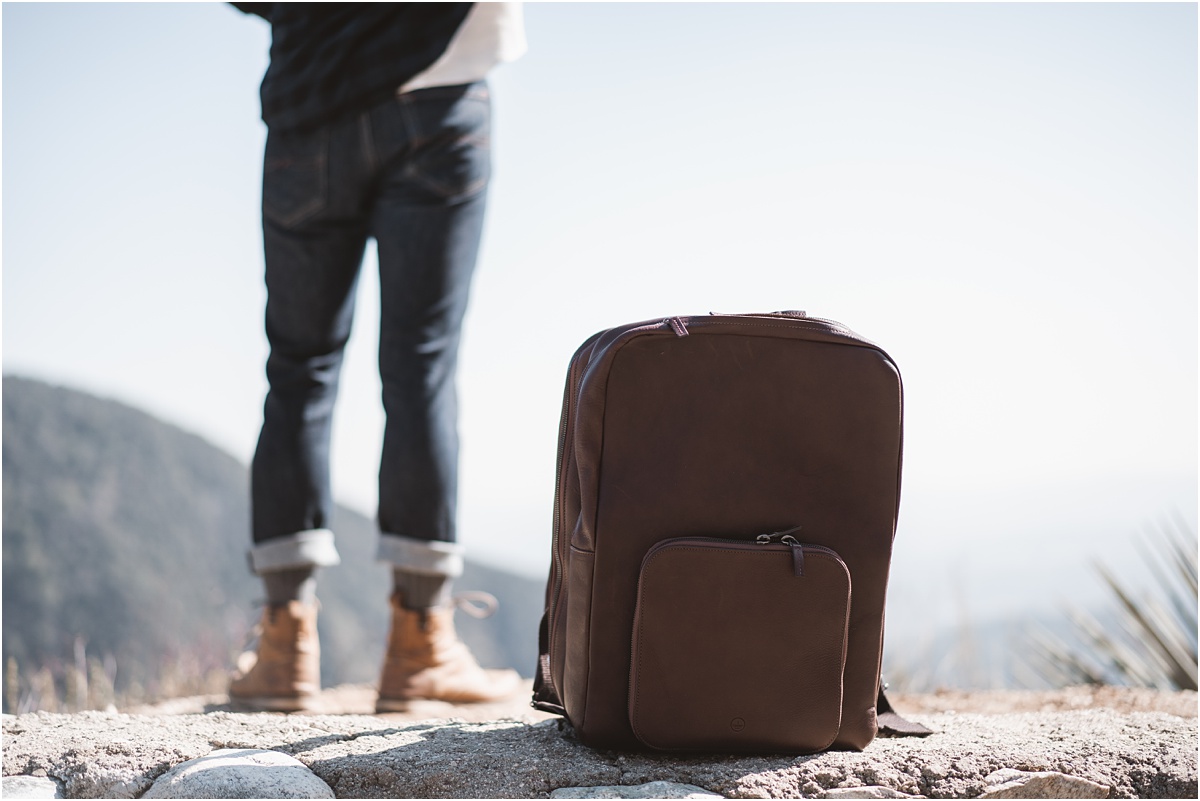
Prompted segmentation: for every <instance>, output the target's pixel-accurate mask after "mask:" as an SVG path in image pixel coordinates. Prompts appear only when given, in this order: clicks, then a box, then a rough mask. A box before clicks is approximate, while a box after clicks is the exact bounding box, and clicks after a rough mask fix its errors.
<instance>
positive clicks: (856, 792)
mask: <svg viewBox="0 0 1200 801" xmlns="http://www.w3.org/2000/svg"><path fill="white" fill-rule="evenodd" d="M821 797H822V798H919V797H920V796H915V795H909V794H908V793H902V792H900V791H899V790H893V789H892V788H891V787H885V786H883V785H882V784H868V785H864V786H862V787H834V788H833V789H832V790H826V791H825V792H824V793H823V794H822V795H821Z"/></svg>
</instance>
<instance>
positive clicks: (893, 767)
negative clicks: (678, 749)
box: [4, 709, 1197, 798]
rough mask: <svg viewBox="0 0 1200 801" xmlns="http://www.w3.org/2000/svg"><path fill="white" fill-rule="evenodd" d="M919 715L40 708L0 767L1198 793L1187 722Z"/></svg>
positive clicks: (1151, 716) (1079, 714) (7, 724)
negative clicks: (567, 725)
mask: <svg viewBox="0 0 1200 801" xmlns="http://www.w3.org/2000/svg"><path fill="white" fill-rule="evenodd" d="M920 720H921V722H923V723H926V724H928V725H930V726H931V727H933V728H934V729H936V731H937V733H936V734H934V735H932V736H930V737H927V738H924V739H879V740H876V741H875V742H874V743H873V744H871V746H869V747H868V748H867V749H866V750H865V751H863V752H861V753H854V752H844V751H843V752H829V753H824V754H817V755H814V756H806V757H798V758H797V757H788V756H702V755H699V756H678V755H664V754H617V753H610V752H601V751H594V750H592V749H590V748H587V747H585V746H583V745H581V744H579V743H578V742H576V741H575V740H574V739H573V738H572V737H571V736H570V732H569V730H566V731H564V730H560V726H559V723H558V722H557V721H556V720H548V721H546V720H543V721H536V722H535V721H534V719H532V718H530V719H526V720H502V721H494V722H488V723H480V722H476V723H467V722H464V721H461V720H446V719H442V720H427V721H423V722H419V723H412V722H401V723H395V722H391V721H388V720H386V719H382V718H379V717H372V716H363V715H315V716H302V715H281V714H268V713H259V714H236V713H230V712H212V713H208V714H192V715H177V716H163V715H158V716H139V715H120V714H113V713H94V712H93V713H83V714H79V715H49V714H45V713H39V714H30V715H21V716H19V717H16V718H5V719H4V774H5V775H6V776H11V775H21V774H28V775H38V776H47V777H50V778H53V779H57V780H58V781H59V782H61V784H62V787H63V795H64V796H66V797H68V798H86V797H92V798H95V797H108V798H112V797H134V796H139V795H141V794H142V793H145V792H146V791H147V790H148V789H149V788H150V786H151V785H152V784H153V783H154V782H155V780H156V779H158V778H159V777H160V776H162V775H163V774H165V773H167V772H168V771H170V770H171V769H172V768H174V767H175V766H177V765H179V764H180V763H183V762H186V761H188V760H190V759H195V758H197V757H202V756H205V755H207V754H209V753H210V752H212V751H213V749H214V748H251V749H267V750H274V751H279V752H283V753H286V754H290V755H292V756H294V757H295V758H296V759H298V760H299V761H300V762H302V763H303V764H304V765H306V766H307V767H308V768H309V769H310V770H311V771H312V772H313V773H315V774H316V775H317V776H319V777H320V778H321V779H322V780H324V782H325V783H326V784H328V785H329V787H330V788H331V789H332V790H333V792H334V793H335V794H336V796H337V797H339V798H404V797H408V798H505V797H508V798H537V797H543V798H544V797H547V796H548V795H549V794H550V793H551V792H553V791H554V790H558V789H560V788H573V787H574V788H577V787H603V786H626V787H628V786H637V785H644V784H647V783H650V782H658V781H663V782H671V783H674V784H685V785H692V786H694V787H698V788H702V789H704V790H707V791H708V792H710V793H713V794H715V795H722V796H725V797H728V798H795V797H798V796H800V795H802V794H803V795H806V796H813V797H822V796H825V795H830V796H831V797H843V798H844V797H848V796H855V797H874V798H881V797H888V796H887V793H888V792H891V793H895V794H897V795H894V796H892V797H899V794H904V795H909V796H918V795H921V796H927V797H942V798H947V797H960V798H961V797H978V796H980V795H981V794H983V793H984V792H987V791H996V790H998V789H1000V788H1002V787H1003V786H1004V785H1005V784H1008V783H1010V782H1014V781H1024V780H1025V779H1027V778H1028V777H1027V776H1023V775H1017V776H1011V775H1009V774H1003V775H1000V776H997V775H996V774H997V771H1002V770H1004V769H1012V770H1015V771H1021V772H1023V773H1024V774H1030V773H1033V774H1037V773H1057V774H1061V775H1062V776H1064V777H1068V778H1076V779H1082V780H1086V781H1087V782H1091V783H1094V784H1096V785H1103V786H1105V787H1109V788H1111V790H1110V793H1109V797H1114V798H1120V797H1149V798H1195V797H1196V791H1197V783H1196V761H1197V760H1196V752H1197V730H1196V718H1195V717H1194V716H1192V717H1180V716H1177V715H1171V714H1167V713H1164V712H1132V713H1128V714H1123V713H1121V712H1118V711H1115V710H1113V709H1080V710H1074V711H1055V712H1025V713H1020V714H989V715H980V714H967V713H960V714H928V715H922V716H921V717H920ZM989 779H990V780H991V781H990V783H989ZM1023 786H1028V782H1025V783H1024V784H1023ZM1076 789H1078V786H1077V787H1076ZM860 794H861V795H860Z"/></svg>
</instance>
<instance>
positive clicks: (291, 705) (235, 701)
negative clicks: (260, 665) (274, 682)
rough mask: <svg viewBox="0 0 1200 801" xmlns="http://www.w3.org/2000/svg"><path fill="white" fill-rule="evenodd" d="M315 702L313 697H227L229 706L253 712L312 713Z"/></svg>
mask: <svg viewBox="0 0 1200 801" xmlns="http://www.w3.org/2000/svg"><path fill="white" fill-rule="evenodd" d="M315 702H316V697H315V696H303V697H300V698H295V697H292V698H269V697H264V696H259V697H254V698H238V697H236V696H230V697H229V703H230V705H231V706H233V707H235V708H237V709H248V710H252V711H255V712H312V711H314V710H315V709H316V703H315Z"/></svg>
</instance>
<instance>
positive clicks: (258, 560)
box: [248, 528, 342, 575]
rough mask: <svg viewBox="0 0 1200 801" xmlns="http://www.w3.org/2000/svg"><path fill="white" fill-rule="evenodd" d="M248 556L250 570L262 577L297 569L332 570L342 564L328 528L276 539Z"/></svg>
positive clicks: (259, 545)
mask: <svg viewBox="0 0 1200 801" xmlns="http://www.w3.org/2000/svg"><path fill="white" fill-rule="evenodd" d="M248 556H249V557H250V569H251V570H253V571H254V572H255V573H257V574H260V575H261V574H263V573H269V572H271V571H273V570H287V569H288V568H294V567H330V566H332V565H336V564H339V563H340V562H341V561H342V558H341V557H340V556H338V552H337V548H335V547H334V545H333V532H332V531H330V530H329V529H327V528H314V529H309V530H308V531H298V532H296V533H295V534H288V535H287V536H286V537H274V538H272V539H269V540H266V541H264V542H260V543H259V544H257V545H255V546H254V547H252V548H251V549H250V552H249V554H248Z"/></svg>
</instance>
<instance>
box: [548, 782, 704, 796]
mask: <svg viewBox="0 0 1200 801" xmlns="http://www.w3.org/2000/svg"><path fill="white" fill-rule="evenodd" d="M550 797H551V798H724V797H725V796H723V795H717V794H715V793H710V792H709V791H708V790H705V789H704V788H703V787H693V786H692V785H690V784H674V783H672V782H648V783H646V784H639V785H637V786H635V787H626V786H623V785H619V784H618V785H608V786H607V787H560V788H559V789H557V790H555V791H554V792H552V793H551V794H550Z"/></svg>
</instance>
